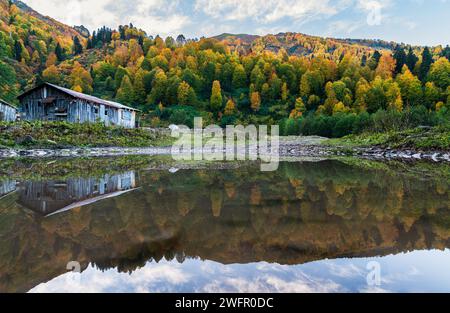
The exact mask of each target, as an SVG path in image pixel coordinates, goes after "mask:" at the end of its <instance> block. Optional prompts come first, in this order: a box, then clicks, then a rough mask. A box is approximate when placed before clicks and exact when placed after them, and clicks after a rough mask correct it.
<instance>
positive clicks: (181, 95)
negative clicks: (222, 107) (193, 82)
mask: <svg viewBox="0 0 450 313" xmlns="http://www.w3.org/2000/svg"><path fill="white" fill-rule="evenodd" d="M177 98H178V104H181V105H195V103H196V98H197V97H196V95H195V91H194V89H192V87H191V86H189V84H188V83H186V82H185V81H182V82H181V83H180V85H179V86H178V92H177Z"/></svg>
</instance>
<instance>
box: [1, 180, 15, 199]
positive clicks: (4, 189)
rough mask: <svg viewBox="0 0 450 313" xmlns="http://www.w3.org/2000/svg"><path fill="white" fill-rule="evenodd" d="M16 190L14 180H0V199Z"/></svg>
mask: <svg viewBox="0 0 450 313" xmlns="http://www.w3.org/2000/svg"><path fill="white" fill-rule="evenodd" d="M15 190H16V181H15V180H9V179H7V180H0V199H1V198H3V197H6V196H7V195H9V194H10V193H11V192H13V191H15Z"/></svg>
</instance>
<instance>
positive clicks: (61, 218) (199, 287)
mask: <svg viewBox="0 0 450 313" xmlns="http://www.w3.org/2000/svg"><path fill="white" fill-rule="evenodd" d="M449 187H450V166H449V164H431V163H426V162H423V163H414V164H405V163H400V162H393V161H391V162H384V163H383V162H374V161H367V160H365V161H364V160H357V159H346V158H344V159H337V160H309V161H302V160H294V161H291V162H283V163H281V164H280V167H279V169H278V171H276V172H264V173H263V172H260V171H259V166H258V165H257V164H254V163H245V162H243V163H228V164H227V163H202V164H201V163H191V164H189V163H186V164H176V163H171V162H170V161H168V160H165V159H164V158H161V157H158V158H152V157H123V158H114V159H102V158H93V159H89V158H87V159H59V160H28V159H17V160H0V291H1V292H412V291H419V292H421V291H437V292H450V250H449V248H450V188H449ZM72 269H73V270H74V271H75V272H71V271H70V270H72ZM78 272H80V273H78Z"/></svg>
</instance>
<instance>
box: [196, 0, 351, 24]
mask: <svg viewBox="0 0 450 313" xmlns="http://www.w3.org/2000/svg"><path fill="white" fill-rule="evenodd" d="M349 2H350V1H348V0H340V1H329V0H316V1H311V0H266V1H260V0H246V1H242V0H196V2H195V9H196V10H197V11H202V12H203V13H205V14H207V15H210V16H212V17H214V18H223V19H226V20H246V19H252V20H256V21H259V22H263V23H271V22H276V21H279V20H280V19H283V18H286V17H287V18H293V19H295V20H301V19H310V18H311V17H313V16H319V15H320V16H332V15H335V14H337V13H338V12H339V11H340V9H341V8H342V7H345V6H346V5H347V4H348V3H349Z"/></svg>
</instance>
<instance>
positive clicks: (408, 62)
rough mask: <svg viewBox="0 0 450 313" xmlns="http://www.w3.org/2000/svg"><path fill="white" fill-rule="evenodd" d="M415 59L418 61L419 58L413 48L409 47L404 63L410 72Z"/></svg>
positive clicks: (414, 65) (412, 69)
mask: <svg viewBox="0 0 450 313" xmlns="http://www.w3.org/2000/svg"><path fill="white" fill-rule="evenodd" d="M417 61H419V58H418V57H417V56H416V55H415V53H414V51H413V49H412V48H411V47H409V50H408V55H407V56H406V65H407V66H408V68H409V70H410V71H411V72H414V69H415V68H416V63H417Z"/></svg>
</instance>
